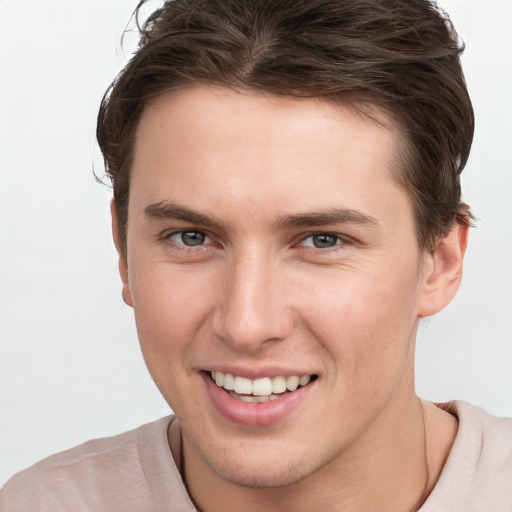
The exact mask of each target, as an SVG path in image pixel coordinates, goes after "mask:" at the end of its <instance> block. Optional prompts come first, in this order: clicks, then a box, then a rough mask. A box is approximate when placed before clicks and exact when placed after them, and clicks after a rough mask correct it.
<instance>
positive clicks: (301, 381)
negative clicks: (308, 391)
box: [211, 371, 311, 402]
mask: <svg viewBox="0 0 512 512" xmlns="http://www.w3.org/2000/svg"><path fill="white" fill-rule="evenodd" d="M211 376H212V379H213V380H214V381H215V383H216V384H217V386H219V387H222V388H224V389H225V390H227V391H234V392H235V393H236V394H237V395H246V396H244V397H239V396H237V398H240V400H243V401H244V402H267V401H268V400H275V399H276V398H278V397H277V396H276V395H280V394H282V393H284V392H285V391H286V390H288V391H295V390H296V389H297V388H298V387H299V386H305V385H306V384H308V383H309V381H310V380H311V376H310V375H302V376H299V375H290V376H288V377H283V376H281V375H279V376H277V377H274V378H270V377H262V378H259V379H255V380H251V379H247V378H245V377H238V376H234V375H232V374H231V373H222V372H218V371H215V372H211ZM232 395H233V394H232ZM250 395H253V396H250Z"/></svg>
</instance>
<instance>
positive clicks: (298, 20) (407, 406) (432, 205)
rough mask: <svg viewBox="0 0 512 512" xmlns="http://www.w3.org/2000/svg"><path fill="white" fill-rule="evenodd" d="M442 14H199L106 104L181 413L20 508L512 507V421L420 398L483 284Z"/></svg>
mask: <svg viewBox="0 0 512 512" xmlns="http://www.w3.org/2000/svg"><path fill="white" fill-rule="evenodd" d="M460 51H461V50H460V48H459V47H458V44H457V39H456V35H455V32H454V31H453V28H452V27H451V25H450V24H449V22H448V20H446V19H445V18H444V16H443V15H442V14H441V13H440V12H439V11H438V10H437V9H436V8H435V6H433V5H432V4H431V3H429V2H426V1H424V0H421V1H420V0H414V1H411V0H407V1H405V0H404V1H401V2H400V1H391V0H390V1H382V2H375V1H369V0H368V1H357V2H356V1H354V0H352V1H347V0H346V1H343V0H335V1H328V0H307V1H306V0H304V1H302V2H301V1H299V2H297V1H296V0H294V1H293V2H292V1H291V0H274V1H268V0H252V1H250V2H249V1H241V0H222V1H221V0H202V1H199V0H187V1H185V0H177V1H171V2H168V3H166V4H165V6H164V7H163V8H162V9H160V10H158V11H157V12H155V13H154V14H153V15H152V16H151V17H150V18H149V20H148V22H147V23H146V25H145V26H144V27H143V29H142V36H141V45H140V48H139V50H138V51H137V53H136V54H135V55H134V57H133V59H132V60H131V61H130V63H129V64H128V65H127V67H126V68H125V69H124V70H123V71H122V73H121V74H120V76H119V77H118V78H117V80H116V81H115V82H114V83H113V85H112V87H111V89H110V91H109V93H108V94H107V95H106V97H105V99H104V101H103V103H102V107H101V110H100V115H99V120H98V141H99V144H100V147H101V149H102V152H103V155H104V157H105V163H106V169H107V172H108V174H109V177H110V178H111V180H112V183H113V189H114V200H113V203H112V219H113V234H114V239H115V242H116V246H117V249H118V252H119V268H120V274H121V278H122V282H123V298H124V300H125V302H126V303H127V304H129V305H130V306H132V307H133V308H134V312H135V317H136V321H137V329H138V334H139V338H140V342H141V347H142V350H143V354H144V357H145V360H146V363H147V366H148V368H149V371H150V373H151V375H152V376H153V378H154V380H155V382H156V384H157V386H158V387H159V389H160V390H161V392H162V394H163V396H164V397H165V398H166V400H167V401H168V403H169V405H170V406H171V408H172V410H173V411H174V413H175V415H176V417H175V418H174V417H172V418H164V419H162V420H159V421H157V422H155V423H153V424H150V425H145V426H142V427H140V428H139V429H137V430H135V431H132V432H128V433H125V434H121V435H120V436H117V437H115V438H110V439H102V440H96V441H91V442H89V443H86V444H85V445H82V446H80V447H77V448H75V449H72V450H70V451H68V452H64V453H62V454H58V455H56V456H53V457H50V458H49V459H47V460H45V461H42V462H41V463H39V464H37V465H36V466H34V467H33V468H31V469H29V470H26V471H25V472H22V473H20V474H19V475H17V476H16V477H14V478H13V479H12V480H11V481H10V482H9V483H8V484H7V485H6V486H5V488H4V490H3V494H2V498H1V499H0V510H105V511H106V510H173V511H176V510H177V511H192V510H195V509H198V510H203V511H207V512H210V511H211V512H214V511H217V510H228V511H239V510H240V511H241V510H244V511H253V510H254V511H256V510H265V511H272V510H279V511H287V510H294V511H295V510H304V511H311V510H333V511H336V510H343V511H350V510H358V511H360V510H379V511H386V510H390V511H402V510H403V511H409V510H422V511H430V510H432V511H434V510H435V511H439V510H460V511H462V510H463V511H466V510H493V511H499V510H512V491H511V490H510V485H509V482H510V477H511V476H512V435H511V434H512V422H511V420H504V419H497V418H493V417H491V416H489V415H487V414H486V413H485V412H483V411H482V410H480V409H478V408H475V407H473V406H471V405H469V404H465V403H449V404H444V405H434V404H431V403H428V402H424V401H422V400H420V399H419V398H418V397H417V396H416V393H415V389H414V349H415V336H416V331H417V327H418V323H419V321H420V320H421V318H423V317H426V316H430V315H433V314H435V313H437V312H438V311H440V310H441V309H443V308H444V307H445V306H446V305H447V304H448V303H449V302H450V300H451V299H452V298H453V296H454V295H455V293H456V291H457V288H458V286H459V283H460V278H461V270H462V262H463V257H464V251H465V248H466V239H467V231H468V225H469V224H470V220H471V214H470V211H469V208H468V206H467V205H465V204H464V203H463V202H462V200H461V193H460V181H459V176H460V173H461V171H462V169H463V168H464V165H465V163H466V161H467V158H468V155H469V149H470V145H471V140H472V134H473V113H472V108H471V103H470V100H469V97H468V94H467V91H466V87H465V83H464V79H463V75H462V71H461V69H460V63H459V54H460Z"/></svg>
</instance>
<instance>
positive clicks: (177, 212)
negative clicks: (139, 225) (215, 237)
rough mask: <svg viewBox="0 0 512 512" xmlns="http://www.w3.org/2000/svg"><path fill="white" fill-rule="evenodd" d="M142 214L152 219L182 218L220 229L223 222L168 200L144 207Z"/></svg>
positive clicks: (192, 222)
mask: <svg viewBox="0 0 512 512" xmlns="http://www.w3.org/2000/svg"><path fill="white" fill-rule="evenodd" d="M144 216H145V217H147V218H148V219H153V220H161V221H163V220H171V219H174V220H182V221H184V222H190V223H191V224H200V225H201V226H205V227H208V228H216V229H220V228H223V227H224V223H223V222H222V221H220V220H219V219H218V218H217V217H215V216H213V215H206V214H204V213H199V212H197V211H195V210H191V209H190V208H187V207H186V206H180V205H177V204H175V203H171V202H169V201H161V202H159V203H153V204H150V205H148V206H146V207H145V208H144Z"/></svg>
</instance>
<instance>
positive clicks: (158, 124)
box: [130, 86, 410, 215]
mask: <svg viewBox="0 0 512 512" xmlns="http://www.w3.org/2000/svg"><path fill="white" fill-rule="evenodd" d="M372 117H373V119H371V118H370V117H368V116H367V115H364V114H362V113H361V112H358V111H356V110H355V109H354V108H352V107H351V106H348V105H344V104H338V103H334V102H331V101H327V100H325V99H322V98H311V99H297V98H293V97H289V96H275V95H270V94H261V93H256V92H253V91H233V90H230V89H224V88H220V87H206V86H205V87H196V88H192V89H186V90H181V91H178V92H173V93H169V94H166V95H162V96H160V97H158V98H157V99H155V100H153V101H152V102H151V103H150V104H149V105H148V106H147V107H146V108H145V110H144V112H143V114H142V116H141V119H140V122H139V125H138V127H137V131H136V144H135V154H134V164H133V168H132V177H131V192H130V197H131V199H130V202H132V199H134V200H135V199H136V200H137V201H138V202H140V205H139V206H140V207H142V206H143V204H142V203H145V204H150V203H155V202H159V201H166V200H172V201H174V202H178V203H183V200H185V201H187V202H188V203H190V206H193V207H194V208H196V207H206V208H210V209H211V208H214V209H216V210H217V211H218V212H222V211H223V209H224V207H226V208H227V206H226V205H229V207H230V209H231V210H230V213H232V212H233V211H236V210H237V209H238V210H239V211H244V210H248V209H249V207H250V206H251V205H252V207H253V208H254V209H256V210H258V209H260V210H261V206H262V204H263V201H266V202H270V203H272V204H273V205H274V207H273V212H274V213H275V214H276V215H278V214H279V213H287V212H288V210H295V211H297V210H298V209H299V210H300V209H301V208H305V209H307V208H309V209H318V208H324V207H339V206H340V203H342V206H343V207H347V208H361V206H362V203H364V204H365V205H366V206H368V204H369V203H371V202H372V201H374V202H379V203H382V202H385V201H386V200H388V201H393V200H394V199H393V194H387V195H386V194H383V191H384V189H385V188H386V187H387V188H389V189H390V190H392V189H400V192H402V193H403V192H404V191H403V190H402V188H401V186H400V185H398V183H396V182H395V180H394V179H393V173H394V167H395V165H396V161H397V158H396V155H397V153H398V151H397V150H398V144H399V137H398V134H397V131H396V130H393V124H392V123H391V122H390V120H389V119H387V118H386V116H385V115H384V114H383V113H381V112H379V111H376V110H375V109H374V110H373V111H372ZM375 119H376V120H375ZM383 187H384V188H383ZM394 192H395V193H396V192H397V191H396V190H395V191H394ZM386 198H387V199H386ZM406 206H407V208H408V209H409V206H410V205H406ZM233 209H234V210H233ZM271 209H272V208H271ZM268 213H270V210H269V212H268Z"/></svg>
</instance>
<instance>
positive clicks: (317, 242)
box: [300, 233, 344, 249]
mask: <svg viewBox="0 0 512 512" xmlns="http://www.w3.org/2000/svg"><path fill="white" fill-rule="evenodd" d="M343 242H344V241H343V240H342V239H341V237H339V236H337V235H333V234H330V233H318V234H315V235H309V236H308V237H306V238H304V240H302V242H301V244H300V245H302V246H304V247H314V248H315V249H330V248H332V247H336V246H337V245H342V244H343Z"/></svg>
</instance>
